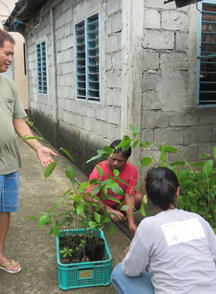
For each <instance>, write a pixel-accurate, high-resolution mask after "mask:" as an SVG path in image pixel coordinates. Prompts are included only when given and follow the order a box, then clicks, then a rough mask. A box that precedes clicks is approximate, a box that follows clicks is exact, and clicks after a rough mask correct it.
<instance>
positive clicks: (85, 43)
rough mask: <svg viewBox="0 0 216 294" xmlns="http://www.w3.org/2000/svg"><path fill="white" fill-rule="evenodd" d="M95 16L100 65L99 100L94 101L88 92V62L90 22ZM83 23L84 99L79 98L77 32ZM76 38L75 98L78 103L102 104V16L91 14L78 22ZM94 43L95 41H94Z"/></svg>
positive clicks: (95, 13) (97, 13)
mask: <svg viewBox="0 0 216 294" xmlns="http://www.w3.org/2000/svg"><path fill="white" fill-rule="evenodd" d="M94 16H97V22H98V27H97V30H98V32H97V38H98V39H95V40H96V41H98V55H97V58H98V63H97V65H96V68H97V69H98V80H97V84H98V93H99V94H98V99H93V98H92V96H89V95H88V91H89V83H90V82H89V66H88V60H89V54H88V48H89V47H88V46H89V45H88V33H89V31H88V27H87V26H88V20H89V19H90V18H92V17H94ZM82 22H84V46H85V97H84V98H79V96H78V82H79V81H78V66H77V61H78V60H77V32H76V28H77V25H79V24H81V23H82ZM74 36H75V38H74V39H75V63H74V64H75V73H76V74H75V97H76V99H77V100H78V101H83V102H90V103H97V104H98V103H101V89H100V85H101V81H100V67H101V66H100V60H101V58H100V47H101V46H100V14H99V12H98V11H96V12H94V13H91V14H90V15H88V16H86V17H85V18H83V19H82V20H79V21H78V22H76V23H75V26H74ZM93 41H94V40H93Z"/></svg>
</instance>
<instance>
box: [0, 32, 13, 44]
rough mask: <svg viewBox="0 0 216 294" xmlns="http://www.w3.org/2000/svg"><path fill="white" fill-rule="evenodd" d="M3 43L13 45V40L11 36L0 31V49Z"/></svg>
mask: <svg viewBox="0 0 216 294" xmlns="http://www.w3.org/2000/svg"><path fill="white" fill-rule="evenodd" d="M4 41H9V42H11V43H12V44H15V40H14V38H13V37H12V35H10V34H9V33H8V32H6V31H3V30H1V29H0V48H3V47H4Z"/></svg>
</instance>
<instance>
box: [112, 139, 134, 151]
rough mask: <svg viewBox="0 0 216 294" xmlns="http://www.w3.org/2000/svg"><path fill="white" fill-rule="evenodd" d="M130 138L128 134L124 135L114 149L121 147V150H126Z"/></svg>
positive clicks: (128, 146)
mask: <svg viewBox="0 0 216 294" xmlns="http://www.w3.org/2000/svg"><path fill="white" fill-rule="evenodd" d="M130 144H131V139H130V137H128V136H124V137H123V139H122V140H121V142H120V143H119V144H118V146H117V147H116V148H115V149H119V148H122V149H123V150H127V149H129V148H130Z"/></svg>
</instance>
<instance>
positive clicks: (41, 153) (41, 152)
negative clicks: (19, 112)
mask: <svg viewBox="0 0 216 294" xmlns="http://www.w3.org/2000/svg"><path fill="white" fill-rule="evenodd" d="M13 125H14V129H15V131H16V133H17V134H18V135H19V136H20V137H21V138H22V139H23V138H24V137H25V136H27V137H34V135H33V133H32V131H31V129H30V127H29V126H28V124H27V123H26V122H25V120H24V119H22V118H14V119H13ZM24 141H25V142H26V143H27V144H28V145H29V146H30V147H31V148H32V149H33V150H34V151H35V152H36V153H37V156H38V158H39V160H40V163H41V165H42V166H47V165H48V164H49V163H51V162H52V161H53V156H57V154H56V153H55V152H54V151H53V150H51V149H50V148H47V147H45V146H43V145H42V144H41V143H40V142H38V141H37V140H36V139H32V140H24Z"/></svg>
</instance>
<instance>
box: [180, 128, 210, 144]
mask: <svg viewBox="0 0 216 294" xmlns="http://www.w3.org/2000/svg"><path fill="white" fill-rule="evenodd" d="M209 142H211V127H207V126H205V127H191V128H184V145H190V144H194V143H209Z"/></svg>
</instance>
